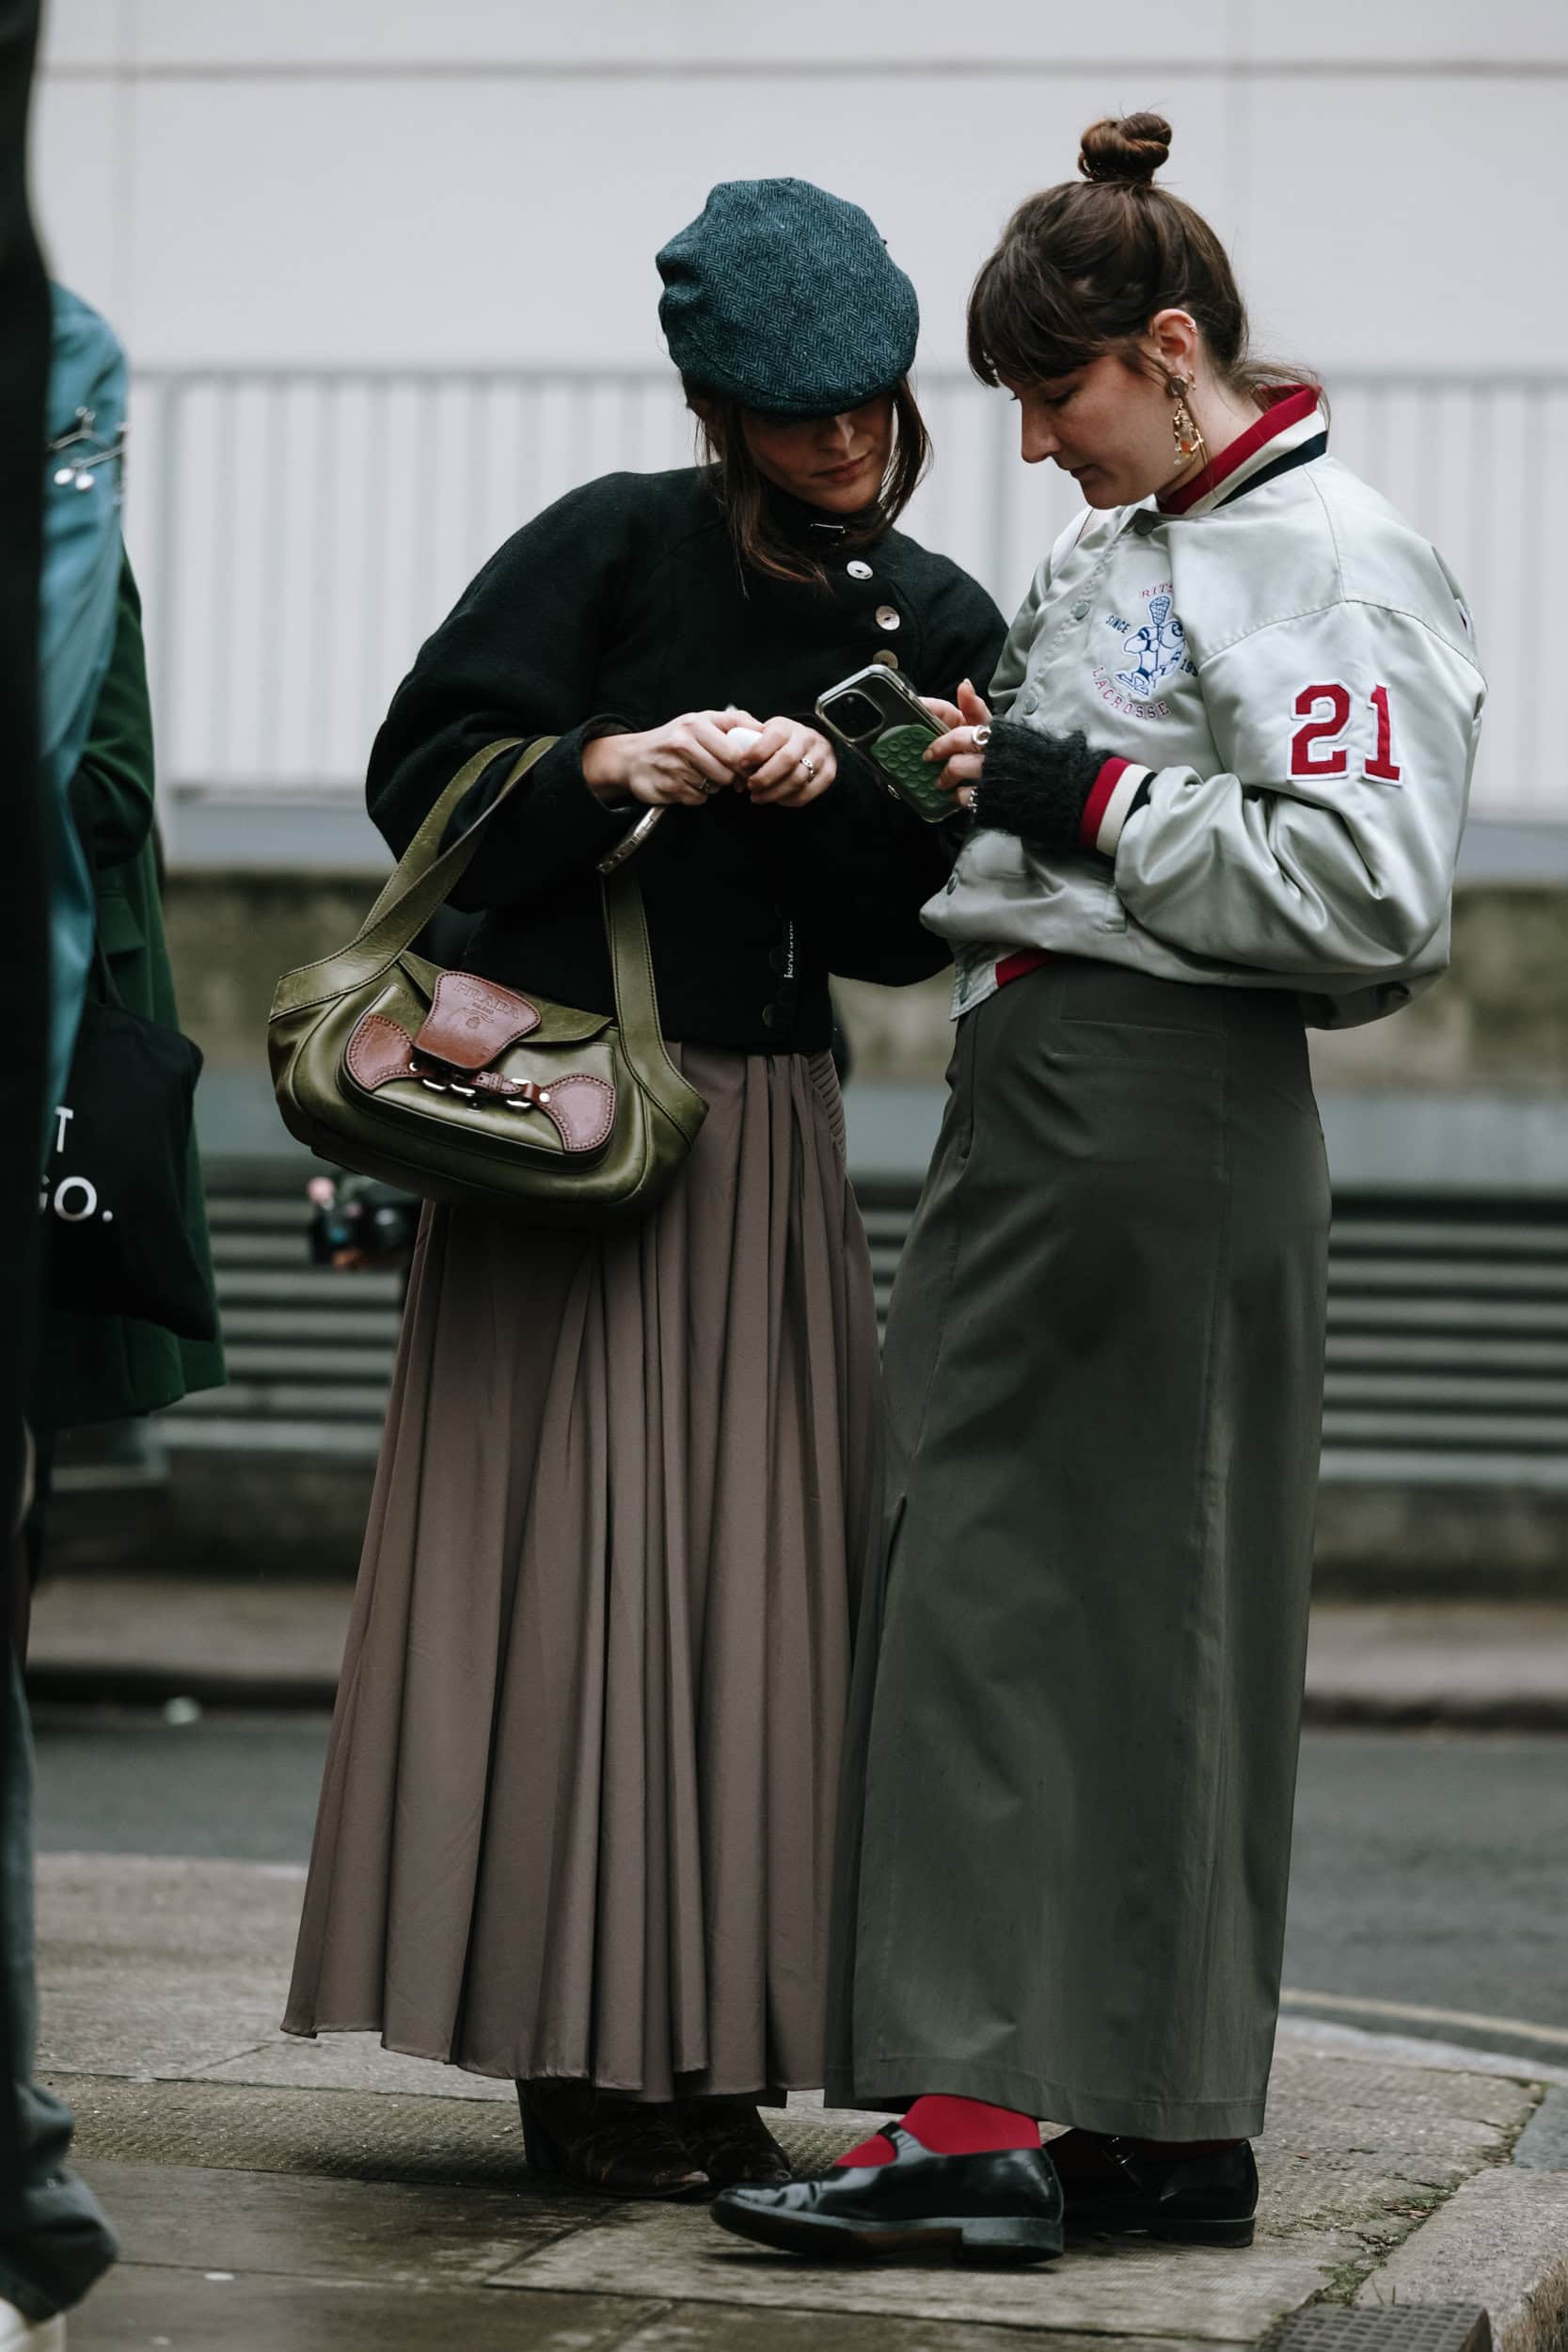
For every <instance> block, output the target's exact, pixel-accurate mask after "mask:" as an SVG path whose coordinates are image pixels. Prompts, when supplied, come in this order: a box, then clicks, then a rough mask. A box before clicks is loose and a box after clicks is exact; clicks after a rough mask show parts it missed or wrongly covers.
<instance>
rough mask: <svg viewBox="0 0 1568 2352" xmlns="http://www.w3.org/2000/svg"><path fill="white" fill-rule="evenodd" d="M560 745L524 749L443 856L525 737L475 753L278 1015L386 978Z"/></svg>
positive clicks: (285, 985) (281, 995) (303, 972)
mask: <svg viewBox="0 0 1568 2352" xmlns="http://www.w3.org/2000/svg"><path fill="white" fill-rule="evenodd" d="M558 740H559V738H558V737H556V736H553V735H541V736H536V737H535V738H534V739H533V740H532V741H531V742H528V743H525V744H524V748H523V752H522V756H521V757H520V758H519V759H517V760H515V761H514V763H513V765H512V768H511V769H510V771H508V774H507V778H506V781H505V783H504V784H503V785H502V786H501V788H500V790H499V792H498V793H497V795H496V797H495V799H494V800H493V801H492V802H491V803H490V805H489V807H488V808H487V809H486V810H485V811H484V813H483V816H481V817H476V818H475V819H474V821H473V823H472V824H471V825H470V826H469V827H468V829H467V832H466V833H465V834H463V835H462V836H461V837H460V839H458V840H456V841H454V842H453V843H452V845H451V849H450V850H442V848H441V835H442V834H444V833H445V832H446V829H447V826H448V824H449V823H450V822H451V813H452V810H453V809H454V808H455V807H456V806H457V803H458V802H459V801H460V800H461V799H462V798H463V795H464V794H465V792H467V791H469V790H471V788H472V787H473V786H474V785H476V784H477V783H478V782H479V779H480V777H481V776H482V775H483V773H484V771H485V770H486V769H487V768H488V767H490V766H491V764H492V763H493V761H495V760H496V759H498V758H499V756H500V755H501V754H502V753H503V752H510V751H515V750H516V748H517V746H518V744H519V743H523V741H524V739H523V738H522V737H521V736H511V737H503V738H502V739H500V740H499V742H495V743H487V744H486V745H485V747H484V749H483V751H482V752H476V753H475V754H474V755H473V757H472V759H470V760H469V761H468V762H467V765H466V766H464V767H462V768H460V769H459V770H458V771H457V773H456V775H455V776H453V778H452V780H451V783H450V784H449V785H448V786H447V787H446V789H445V791H444V792H443V793H442V794H441V795H440V797H439V799H438V800H437V801H436V804H435V806H434V807H433V808H432V810H431V812H430V814H429V816H428V817H427V818H425V820H424V822H423V824H422V825H421V826H420V830H419V832H418V833H417V834H415V835H414V838H413V840H412V841H411V842H410V843H409V844H408V847H407V849H406V850H404V853H403V855H402V856H401V857H400V858H399V860H398V862H397V864H396V866H393V868H392V871H391V873H390V874H389V875H388V879H387V884H386V887H385V889H384V890H383V891H382V893H381V896H380V897H379V898H377V900H376V902H375V904H374V906H372V909H371V911H370V913H369V914H367V915H366V917H365V919H364V921H363V922H362V923H361V924H360V926H359V929H358V930H357V931H356V933H355V935H354V937H353V939H351V940H350V942H349V944H348V946H346V947H340V948H339V949H338V950H337V952H336V954H334V955H330V956H323V957H322V958H321V960H320V961H318V962H316V963H305V964H301V966H300V967H299V969H298V971H297V972H290V973H288V974H286V975H285V977H284V978H283V980H282V981H281V982H280V983H279V987H278V993H277V1003H276V1004H275V1006H274V1012H275V1014H277V1013H283V1012H301V1011H304V1010H305V1009H307V1007H309V1006H310V1005H314V1004H325V1002H326V1000H327V999H328V997H332V996H338V995H341V993H342V992H343V990H344V989H345V988H349V987H358V986H360V985H361V984H362V983H363V982H364V981H366V980H373V979H374V978H375V977H376V975H377V973H378V972H384V971H385V970H386V968H387V966H388V964H389V963H390V962H391V961H392V960H393V958H394V957H396V956H400V955H401V954H402V953H403V951H404V948H405V947H406V946H409V944H410V942H411V941H413V940H415V939H417V938H418V937H419V935H420V931H422V930H423V929H424V927H425V925H426V924H427V923H428V922H429V920H430V918H431V916H432V915H433V914H435V912H436V908H437V907H438V906H441V905H443V904H444V903H445V901H446V899H447V898H448V896H449V895H450V893H451V891H452V890H453V889H455V887H456V885H457V883H458V882H460V881H461V880H462V878H463V875H464V873H465V872H466V870H467V866H468V865H469V863H470V861H471V860H472V857H473V854H474V851H475V850H477V849H478V847H479V842H480V836H481V834H483V831H484V828H485V826H486V825H488V824H489V823H490V821H491V819H492V818H494V817H495V816H496V814H497V812H498V811H499V809H500V808H502V807H504V805H505V803H507V802H508V801H509V800H510V799H511V797H512V794H513V793H514V791H515V789H516V787H518V786H519V785H520V784H521V782H522V780H523V778H524V777H525V776H526V775H527V773H528V771H529V770H530V769H531V768H532V767H534V766H536V765H537V763H538V762H539V761H540V760H541V759H543V758H544V756H545V754H546V752H547V751H550V750H552V749H553V748H554V746H555V744H556V742H557V741H558Z"/></svg>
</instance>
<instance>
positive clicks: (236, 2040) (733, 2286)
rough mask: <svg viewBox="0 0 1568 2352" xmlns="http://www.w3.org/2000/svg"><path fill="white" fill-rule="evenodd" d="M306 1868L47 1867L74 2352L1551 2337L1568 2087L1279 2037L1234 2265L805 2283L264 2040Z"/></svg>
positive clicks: (362, 2066) (341, 2059)
mask: <svg viewBox="0 0 1568 2352" xmlns="http://www.w3.org/2000/svg"><path fill="white" fill-rule="evenodd" d="M302 1880H303V1872H302V1871H300V1870H299V1869H298V1868H297V1867H293V1866H287V1867H283V1866H261V1865H248V1864H238V1863H222V1862H217V1863H214V1862H189V1861H167V1860H153V1859H148V1858H141V1857H132V1858H126V1859H120V1858H107V1857H101V1856H73V1855H52V1856H48V1857H46V1858H45V1860H44V1862H43V1864H42V1866H41V1869H40V1933H41V1951H40V1977H41V1985H42V1995H43V2056H42V2070H43V2071H44V2073H45V2074H46V2076H47V2078H48V2079H49V2080H50V2081H51V2082H52V2083H54V2084H55V2087H56V2088H58V2089H60V2090H62V2091H63V2092H64V2093H65V2094H66V2095H67V2096H68V2097H69V2098H70V2099H71V2102H72V2104H73V2105H74V2106H75V2108H76V2111H77V2117H78V2125H79V2141H78V2148H79V2154H80V2159H81V2162H82V2167H83V2169H84V2171H85V2172H86V2173H87V2177H88V2178H89V2179H90V2180H92V2181H93V2182H94V2184H95V2185H97V2186H98V2187H99V2188H100V2189H101V2191H102V2192H103V2197H104V2199H105V2201H106V2202H107V2203H108V2205H109V2207H110V2209H111V2211H112V2213H113V2214H114V2217H115V2218H116V2220H117V2222H118V2223H119V2228H120V2230H121V2233H122V2236H123V2239H124V2250H125V2259H124V2261H123V2263H122V2265H120V2267H119V2269H118V2270H117V2271H115V2272H114V2273H113V2274H112V2275H111V2277H110V2278H109V2279H108V2280H106V2281H105V2283H104V2285H103V2287H102V2288H101V2290H100V2291H99V2292H98V2293H97V2294H96V2295H94V2296H92V2297H90V2298H89V2300H88V2302H87V2304H86V2305H85V2306H84V2307H83V2309H82V2310H81V2312H79V2313H78V2314H76V2315H75V2316H74V2317H73V2319H72V2322H71V2345H72V2352H110V2348H111V2347H112V2348H113V2352H128V2347H131V2346H160V2347H167V2348H168V2352H215V2347H221V2348H222V2352H318V2347H320V2348H321V2352H325V2347H327V2346H331V2347H332V2352H358V2348H359V2347H364V2348H365V2352H372V2348H373V2352H385V2348H386V2347H387V2346H388V2345H392V2346H396V2347H397V2352H436V2347H441V2348H442V2352H446V2347H450V2346H455V2345H459V2344H460V2345H462V2346H463V2347H464V2348H465V2352H470V2348H471V2352H490V2347H492V2346H494V2347H497V2348H498V2352H499V2347H501V2346H503V2345H504V2346H506V2347H507V2352H612V2348H613V2352H895V2347H896V2348H897V2352H1019V2348H1021V2347H1023V2346H1029V2345H1034V2346H1037V2347H1041V2352H1045V2348H1046V2347H1053V2348H1054V2352H1091V2347H1099V2352H1117V2348H1118V2347H1119V2352H1204V2348H1205V2347H1211V2346H1216V2345H1226V2344H1253V2343H1255V2342H1256V2341H1257V2340H1258V2338H1259V2336H1261V2335H1262V2334H1263V2333H1264V2332H1265V2331H1266V2330H1267V2329H1268V2328H1270V2327H1271V2326H1272V2325H1273V2324H1274V2323H1275V2321H1277V2320H1278V2319H1279V2318H1280V2317H1281V2316H1282V2315H1283V2314H1285V2313H1287V2312H1293V2311H1296V2310H1298V2309H1300V2308H1302V2307H1303V2306H1304V2305H1307V2304H1308V2303H1311V2302H1313V2301H1314V2300H1317V2299H1323V2298H1326V2299H1328V2300H1330V2301H1332V2302H1335V2303H1338V2304H1349V2303H1352V2302H1353V2301H1354V2300H1355V2299H1356V2298H1357V2297H1360V2298H1361V2299H1362V2300H1364V2301H1367V2300H1370V2302H1372V2303H1374V2304H1375V2303H1376V2302H1377V2301H1378V2300H1380V2299H1381V2300H1384V2301H1387V2300H1388V2299H1389V2293H1390V2291H1391V2286H1392V2285H1393V2284H1397V2287H1398V2293H1399V2299H1400V2301H1401V2302H1402V2303H1406V2304H1407V2303H1409V2302H1412V2301H1415V2302H1420V2301H1423V2300H1429V2301H1435V2300H1448V2301H1452V2300H1456V2299H1459V2300H1469V2301H1472V2302H1484V2301H1487V2300H1488V2299H1489V2297H1490V2298H1491V2300H1492V2301H1493V2303H1494V2306H1495V2308H1494V2319H1495V2322H1496V2323H1497V2328H1498V2330H1499V2341H1500V2342H1501V2344H1502V2345H1503V2347H1504V2352H1545V2347H1549V2346H1551V2345H1553V2344H1559V2343H1562V2342H1568V2336H1564V2335H1562V2334H1561V2333H1560V2332H1557V2330H1558V2328H1559V2322H1561V2323H1563V2325H1564V2326H1568V2275H1565V2277H1564V2279H1563V2280H1560V2283H1559V2286H1557V2287H1552V2286H1548V2285H1547V2283H1546V2280H1547V2273H1548V2271H1549V2269H1550V2263H1549V2261H1548V2259H1547V2254H1548V2252H1549V2250H1550V2249H1552V2248H1554V2247H1560V2248H1563V2249H1568V2170H1564V2169H1559V2168H1560V2166H1561V2165H1568V2131H1565V2130H1564V2129H1563V2127H1562V2115H1561V2111H1560V2110H1561V2105H1562V2103H1564V2102H1568V2069H1553V2068H1551V2067H1547V2066H1544V2065H1541V2064H1538V2063H1536V2062H1535V2061H1533V2060H1530V2061H1527V2060H1523V2059H1517V2058H1494V2057H1491V2056H1489V2055H1487V2054H1484V2053H1477V2052H1473V2051H1451V2052H1445V2051H1442V2050H1439V2049H1435V2048H1433V2047H1429V2046H1423V2045H1420V2044H1412V2043H1408V2042H1403V2043H1401V2042H1386V2041H1385V2040H1384V2039H1383V2038H1381V2037H1378V2036H1374V2035H1368V2034H1360V2033H1355V2032H1353V2031H1351V2030H1349V2029H1347V2028H1343V2027H1333V2026H1308V2025H1303V2024H1291V2023H1287V2025H1286V2026H1285V2028H1284V2030H1283V2032H1282V2035H1281V2041H1280V2046H1279V2052H1278V2058H1277V2063H1276V2066H1275V2078H1274V2085H1273V2091H1272V2100H1271V2110H1270V2122H1269V2130H1268V2134H1267V2137H1266V2138H1265V2140H1264V2141H1263V2143H1262V2144H1261V2146H1260V2149H1259V2159H1260V2164H1261V2167H1262V2172H1263V2202H1262V2210H1261V2217H1260V2228H1259V2238H1258V2243H1257V2245H1256V2246H1255V2247H1254V2248H1252V2249H1249V2250H1247V2251H1244V2252H1233V2253H1221V2252H1212V2251H1209V2250H1192V2249H1163V2248H1157V2247H1153V2246H1147V2245H1145V2246H1124V2247H1122V2248H1120V2249H1111V2248H1110V2247H1109V2246H1107V2245H1100V2246H1096V2247H1092V2248H1090V2249H1085V2250H1081V2251H1076V2252H1073V2253H1071V2254H1069V2256H1068V2257H1067V2258H1066V2259H1065V2260H1064V2261H1062V2262H1061V2263H1058V2264H1055V2265H1050V2266H1049V2267H1047V2268H1044V2269H1040V2270H1036V2271H1031V2272H1025V2273H1008V2272H995V2271H976V2270H966V2269H952V2268H947V2267H943V2266H931V2267H928V2268H918V2269H917V2268H895V2269H882V2268H879V2267H872V2266H867V2267H860V2266H856V2267H854V2268H847V2269H833V2270H822V2269H816V2268H812V2267H810V2266H808V2265H804V2264H800V2263H796V2262H793V2261H789V2260H786V2259H783V2258H773V2257H770V2256H768V2255H767V2254H765V2253H763V2252H762V2251H761V2250H760V2249H749V2248H746V2247H744V2246H742V2245H740V2244H738V2243H737V2242H736V2241H735V2240H732V2239H727V2238H723V2237H721V2236H720V2234H719V2233H717V2232H716V2231H715V2230H714V2228H713V2226H712V2224H711V2222H710V2221H709V2219H708V2217H707V2216H706V2214H705V2211H704V2210H703V2209H702V2208H701V2207H691V2206H675V2207H672V2206H657V2205H610V2204H606V2203H604V2202H603V2201H596V2200H594V2199H587V2198H580V2197H577V2196H574V2195H572V2194H570V2193H568V2192H565V2191H562V2190H561V2189H559V2188H557V2187H554V2186H552V2185H550V2184H548V2183H545V2184H541V2183H539V2182H538V2181H536V2180H534V2179H533V2178H531V2176H530V2175H529V2174H528V2173H527V2172H526V2171H525V2169H524V2168H523V2166H522V2161H521V2148H520V2135H519V2132H518V2128H517V2122H516V2111H515V2104H514V2101H513V2096H512V2092H511V2089H510V2086H508V2085H506V2084H503V2083H494V2082H489V2081H484V2080H481V2079H478V2078H475V2077H473V2076H468V2075H464V2074H457V2073H455V2072H452V2071H451V2070H448V2069H445V2068H438V2067H435V2066H430V2065H426V2064H422V2063H421V2062H420V2061H418V2060H415V2059H410V2058H399V2057H396V2056H393V2055H391V2054H389V2053H388V2052H385V2051H382V2050H381V2049H380V2048H379V2047H377V2046H376V2044H375V2043H374V2042H373V2041H372V2040H371V2039H370V2038H369V2037H367V2036H361V2035H356V2036H344V2037H337V2038H333V2039H330V2040H326V2041H323V2042H293V2041H288V2040H285V2039H284V2038H282V2037H281V2036H280V2035H278V2033H277V2030H276V2020H277V2014H278V2011H279V2010H280V2007H281V2003H282V1994H283V1985H284V1979H285V1977H286V1974H287V1969H288V1963H289V1957H290V1952H291V1948H292V1942H293V1926H294V1920H295V1916H296V1914H297V1910H298V1904H299V1899H300V1892H301V1885H302ZM780 2130H781V2136H782V2137H785V2138H786V2139H787V2141H788V2143H789V2146H790V2149H791V2153H792V2154H793V2155H794V2156H795V2158H796V2160H797V2162H798V2163H799V2164H800V2165H801V2166H802V2167H809V2166H811V2165H813V2164H816V2163H819V2162H821V2161H822V2160H823V2159H824V2158H825V2157H827V2156H828V2155H830V2154H832V2153H835V2152H836V2151H837V2150H838V2149H839V2148H841V2147H843V2146H844V2145H846V2144H847V2142H848V2141H850V2140H851V2139H853V2138H855V2137H860V2136H861V2134H862V2130H863V2119H861V2118H858V2117H854V2116H847V2115H839V2116H826V2115H824V2114H823V2112H822V2110H821V2109H820V2107H817V2106H813V2105H812V2104H811V2103H809V2102H805V2101H796V2102H794V2103H793V2104H792V2107H791V2111H790V2113H789V2114H788V2115H787V2117H785V2118H784V2120H783V2122H782V2123H781V2125H780ZM1515 2149H1517V2150H1518V2151H1519V2158H1520V2160H1519V2161H1518V2162H1517V2163H1515V2162H1513V2161H1512V2159H1513V2153H1514V2151H1515ZM1450 2217H1457V2220H1454V2219H1451V2218H1450ZM1527 2222H1528V2247H1529V2248H1530V2249H1533V2250H1532V2251H1531V2252H1529V2253H1528V2255H1527V2254H1526V2253H1524V2252H1522V2251H1521V2250H1520V2249H1521V2246H1522V2244H1523V2243H1524V2238H1523V2237H1522V2234H1521V2233H1522V2232H1523V2231H1524V2227H1525V2224H1526V2223H1527ZM1429 2233H1439V2234H1440V2242H1439V2243H1436V2244H1434V2245H1433V2251H1432V2253H1431V2255H1430V2256H1429V2255H1428V2254H1427V2253H1426V2252H1425V2251H1424V2249H1425V2248H1426V2247H1427V2246H1428V2245H1429V2244H1432V2239H1431V2238H1430V2237H1429ZM1499 2233H1500V2235H1501V2237H1502V2239H1503V2240H1504V2241H1505V2242H1506V2244H1507V2245H1508V2246H1509V2247H1511V2248H1512V2249H1513V2252H1512V2254H1511V2255H1510V2256H1509V2260H1508V2262H1507V2263H1504V2264H1503V2265H1502V2267H1501V2269H1497V2268H1496V2265H1497V2259H1498V2258H1497V2248H1496V2245H1495V2244H1494V2241H1495V2240H1497V2237H1498V2235H1499ZM1543 2249H1546V2250H1543ZM1489 2263H1492V2264H1493V2265H1494V2270H1495V2271H1496V2276H1495V2277H1494V2274H1493V2272H1491V2271H1489V2269H1488V2264H1489ZM1396 2265H1397V2268H1396ZM1433 2281H1440V2282H1441V2284H1442V2293H1441V2294H1437V2293H1434V2292H1433V2291H1432V2287H1433ZM1456 2282H1457V2288H1458V2292H1456ZM1532 2298H1533V2299H1532ZM1543 2298H1545V2299H1543ZM1553 2298H1556V2299H1555V2300H1554V2299H1553ZM1527 2331H1532V2332H1527Z"/></svg>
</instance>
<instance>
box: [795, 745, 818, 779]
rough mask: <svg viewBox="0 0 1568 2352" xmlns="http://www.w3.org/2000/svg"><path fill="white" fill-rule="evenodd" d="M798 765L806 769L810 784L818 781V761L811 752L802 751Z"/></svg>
mask: <svg viewBox="0 0 1568 2352" xmlns="http://www.w3.org/2000/svg"><path fill="white" fill-rule="evenodd" d="M796 765H797V766H798V767H800V768H803V769H804V770H805V771H806V782H807V783H808V784H815V783H816V760H815V759H813V757H812V755H811V754H810V753H809V752H802V753H801V755H800V759H799V760H798V761H797V762H796Z"/></svg>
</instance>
